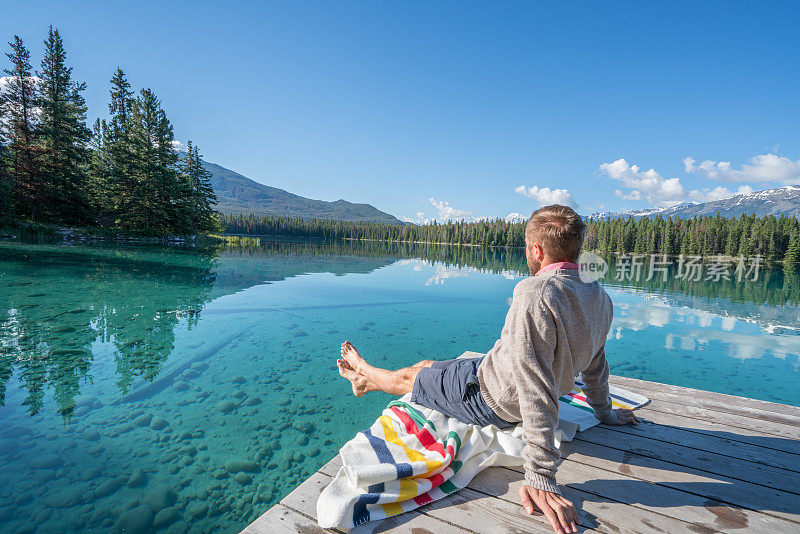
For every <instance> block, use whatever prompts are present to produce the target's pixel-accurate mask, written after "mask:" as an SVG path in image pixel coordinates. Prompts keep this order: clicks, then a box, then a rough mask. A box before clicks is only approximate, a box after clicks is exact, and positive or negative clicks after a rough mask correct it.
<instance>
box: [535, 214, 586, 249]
mask: <svg viewBox="0 0 800 534" xmlns="http://www.w3.org/2000/svg"><path fill="white" fill-rule="evenodd" d="M585 234H586V224H585V223H584V222H583V219H581V216H580V215H578V214H577V212H576V211H575V210H574V209H572V208H570V207H569V206H561V205H560V204H552V205H550V206H544V207H542V208H539V209H538V210H536V211H534V212H533V215H531V218H530V219H528V224H527V225H526V226H525V241H526V242H528V243H539V244H540V245H541V246H542V248H543V249H544V253H545V254H546V255H547V256H549V257H550V259H551V260H553V261H573V262H575V261H578V255H579V254H580V253H581V247H582V246H583V237H584V235H585Z"/></svg>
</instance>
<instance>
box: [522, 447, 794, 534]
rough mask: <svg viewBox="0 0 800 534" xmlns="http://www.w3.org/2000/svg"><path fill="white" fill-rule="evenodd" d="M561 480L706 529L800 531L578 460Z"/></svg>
mask: <svg viewBox="0 0 800 534" xmlns="http://www.w3.org/2000/svg"><path fill="white" fill-rule="evenodd" d="M510 469H514V470H517V469H518V468H510ZM558 477H559V481H560V483H561V484H563V485H567V486H569V487H572V488H574V489H579V490H581V491H584V492H585V493H590V494H594V495H597V496H600V497H603V498H607V499H613V500H616V501H620V502H623V503H626V504H628V505H630V506H631V507H636V508H642V509H645V510H650V511H651V512H655V513H660V514H663V515H666V516H669V517H672V518H675V519H680V520H681V521H685V522H687V523H693V524H694V525H697V526H699V527H701V528H703V529H706V530H709V529H710V530H712V531H723V532H728V531H731V530H735V529H745V528H746V529H748V532H787V533H788V532H796V531H797V528H798V524H797V523H795V522H792V521H787V520H784V519H779V518H777V517H774V516H769V515H766V514H763V513H760V512H756V511H753V510H748V509H746V508H741V507H738V506H735V505H734V506H732V505H730V504H729V503H724V502H721V501H718V500H716V499H713V498H709V497H708V496H706V495H703V494H700V495H697V494H694V493H690V492H687V491H682V490H677V489H674V488H672V487H668V486H665V485H661V484H652V483H650V482H648V481H646V480H637V479H635V478H632V477H629V476H627V475H623V474H619V473H616V472H611V471H606V470H603V469H597V468H595V467H593V466H591V465H587V464H581V463H579V462H575V461H568V462H563V463H562V464H561V466H560V467H559V469H558Z"/></svg>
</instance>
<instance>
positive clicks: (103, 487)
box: [94, 477, 125, 499]
mask: <svg viewBox="0 0 800 534" xmlns="http://www.w3.org/2000/svg"><path fill="white" fill-rule="evenodd" d="M124 482H125V480H124V479H123V478H122V477H117V478H112V479H111V480H106V481H105V482H103V483H102V484H100V485H99V486H98V487H97V489H96V490H94V496H95V497H96V498H99V499H101V498H103V497H107V496H109V495H111V494H112V493H114V492H115V491H117V488H119V487H120V486H121V485H122V484H123V483H124Z"/></svg>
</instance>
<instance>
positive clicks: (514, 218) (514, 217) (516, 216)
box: [505, 211, 528, 223]
mask: <svg viewBox="0 0 800 534" xmlns="http://www.w3.org/2000/svg"><path fill="white" fill-rule="evenodd" d="M527 220H528V218H527V217H525V216H524V215H523V214H521V213H517V212H516V211H515V212H513V213H509V214H508V215H506V216H505V221H506V222H507V223H522V222H525V221H527Z"/></svg>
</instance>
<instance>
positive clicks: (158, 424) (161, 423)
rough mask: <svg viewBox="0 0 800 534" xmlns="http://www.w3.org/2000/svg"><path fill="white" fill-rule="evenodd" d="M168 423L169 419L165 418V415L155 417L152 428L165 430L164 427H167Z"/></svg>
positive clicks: (151, 422)
mask: <svg viewBox="0 0 800 534" xmlns="http://www.w3.org/2000/svg"><path fill="white" fill-rule="evenodd" d="M167 425H169V423H167V420H166V419H164V418H163V417H156V418H155V419H153V420H152V421H150V428H152V429H153V430H163V429H164V428H166V427H167Z"/></svg>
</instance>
